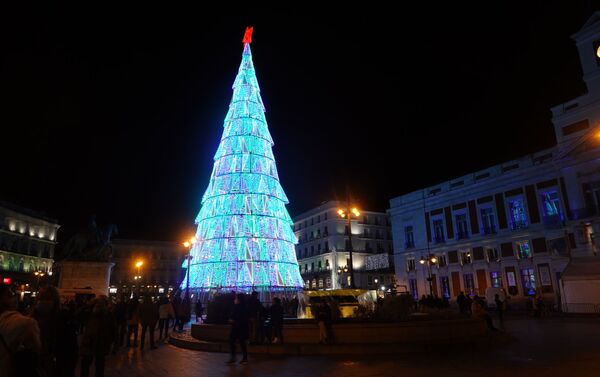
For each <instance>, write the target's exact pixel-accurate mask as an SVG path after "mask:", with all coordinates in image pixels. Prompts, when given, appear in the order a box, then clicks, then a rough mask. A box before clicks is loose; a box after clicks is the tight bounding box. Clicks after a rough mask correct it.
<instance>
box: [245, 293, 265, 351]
mask: <svg viewBox="0 0 600 377" xmlns="http://www.w3.org/2000/svg"><path fill="white" fill-rule="evenodd" d="M247 308H248V319H249V321H250V344H259V343H262V340H263V338H264V336H263V318H262V312H263V307H262V304H261V303H260V300H259V299H258V292H256V291H253V292H252V294H251V295H250V299H249V300H248V304H247Z"/></svg>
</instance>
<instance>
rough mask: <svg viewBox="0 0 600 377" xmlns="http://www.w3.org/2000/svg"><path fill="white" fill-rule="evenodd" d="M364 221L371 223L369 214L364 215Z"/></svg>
mask: <svg viewBox="0 0 600 377" xmlns="http://www.w3.org/2000/svg"><path fill="white" fill-rule="evenodd" d="M363 223H365V224H368V223H369V216H367V215H364V216H363Z"/></svg>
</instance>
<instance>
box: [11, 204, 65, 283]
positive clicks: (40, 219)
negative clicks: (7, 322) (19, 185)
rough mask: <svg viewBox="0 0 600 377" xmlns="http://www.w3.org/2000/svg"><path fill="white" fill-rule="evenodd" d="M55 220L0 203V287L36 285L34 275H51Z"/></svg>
mask: <svg viewBox="0 0 600 377" xmlns="http://www.w3.org/2000/svg"><path fill="white" fill-rule="evenodd" d="M58 228H60V225H58V222H57V220H55V219H52V218H48V217H47V216H45V215H44V214H41V213H38V212H35V211H32V210H30V209H27V208H22V207H19V206H17V205H14V204H11V203H6V202H0V278H2V279H1V280H0V284H1V283H3V282H7V283H8V282H11V283H13V284H18V285H24V284H31V283H35V282H36V280H37V276H36V275H35V273H36V272H43V273H44V275H46V274H48V273H50V272H51V271H52V264H53V263H54V248H55V247H56V235H57V232H58Z"/></svg>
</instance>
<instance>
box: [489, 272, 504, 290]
mask: <svg viewBox="0 0 600 377" xmlns="http://www.w3.org/2000/svg"><path fill="white" fill-rule="evenodd" d="M490 278H491V279H490V280H491V281H492V287H494V288H502V275H501V274H500V272H497V271H492V272H490Z"/></svg>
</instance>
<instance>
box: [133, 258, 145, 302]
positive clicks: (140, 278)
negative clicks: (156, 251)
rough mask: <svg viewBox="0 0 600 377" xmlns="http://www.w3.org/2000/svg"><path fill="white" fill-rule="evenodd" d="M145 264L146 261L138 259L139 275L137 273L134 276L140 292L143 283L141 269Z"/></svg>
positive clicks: (136, 264)
mask: <svg viewBox="0 0 600 377" xmlns="http://www.w3.org/2000/svg"><path fill="white" fill-rule="evenodd" d="M143 265H144V261H143V260H141V259H138V260H137V261H136V262H135V267H136V268H137V275H135V276H134V277H133V280H135V285H136V286H137V291H138V294H139V293H140V284H141V283H142V274H141V269H142V266H143Z"/></svg>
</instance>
